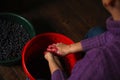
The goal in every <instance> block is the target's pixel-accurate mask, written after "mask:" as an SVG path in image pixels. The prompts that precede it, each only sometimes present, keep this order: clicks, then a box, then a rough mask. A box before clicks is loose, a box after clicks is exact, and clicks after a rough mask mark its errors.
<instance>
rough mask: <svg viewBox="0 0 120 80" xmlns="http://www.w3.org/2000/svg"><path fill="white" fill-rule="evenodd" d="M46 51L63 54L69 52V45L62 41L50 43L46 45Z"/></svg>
mask: <svg viewBox="0 0 120 80" xmlns="http://www.w3.org/2000/svg"><path fill="white" fill-rule="evenodd" d="M47 51H49V52H52V53H56V54H57V55H60V56H65V55H67V54H68V53H69V51H70V46H69V45H66V44H64V43H57V44H52V45H49V46H48V48H47Z"/></svg>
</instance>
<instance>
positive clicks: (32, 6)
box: [0, 0, 109, 80]
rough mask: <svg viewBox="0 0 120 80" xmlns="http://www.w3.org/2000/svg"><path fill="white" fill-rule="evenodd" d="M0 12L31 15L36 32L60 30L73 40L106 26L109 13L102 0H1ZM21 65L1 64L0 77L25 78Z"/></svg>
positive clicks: (29, 18)
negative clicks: (98, 26) (96, 27)
mask: <svg viewBox="0 0 120 80" xmlns="http://www.w3.org/2000/svg"><path fill="white" fill-rule="evenodd" d="M0 12H12V13H16V14H19V15H21V16H23V17H25V18H26V19H28V20H29V21H30V22H31V23H32V24H33V26H34V28H35V30H36V33H37V34H40V33H43V32H50V31H52V32H58V33H61V34H64V35H66V36H68V37H69V38H71V39H72V40H73V41H74V42H77V41H80V40H81V39H83V36H84V35H85V34H86V32H87V31H88V30H89V29H90V28H92V27H93V26H96V25H101V26H105V20H106V18H107V17H108V16H109V13H107V12H106V10H105V9H104V8H103V6H102V3H101V0H12V1H10V0H2V1H0ZM25 79H26V75H25V73H24V71H23V69H22V65H21V64H19V65H14V66H10V67H9V66H2V65H0V80H25Z"/></svg>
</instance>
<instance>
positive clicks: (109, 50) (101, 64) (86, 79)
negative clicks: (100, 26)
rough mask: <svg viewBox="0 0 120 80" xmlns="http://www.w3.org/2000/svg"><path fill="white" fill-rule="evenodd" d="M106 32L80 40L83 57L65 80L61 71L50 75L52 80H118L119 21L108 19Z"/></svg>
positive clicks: (119, 77)
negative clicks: (83, 51)
mask: <svg viewBox="0 0 120 80" xmlns="http://www.w3.org/2000/svg"><path fill="white" fill-rule="evenodd" d="M106 24H107V31H106V32H104V33H103V34H101V35H99V36H96V37H93V38H89V39H86V40H82V41H81V43H82V46H83V49H84V50H85V51H87V52H86V55H85V57H84V58H83V59H82V60H79V61H78V62H77V63H76V64H75V66H74V68H73V70H72V73H71V75H70V76H69V77H68V78H67V79H66V78H65V77H64V76H63V73H62V71H61V70H56V71H55V72H54V73H53V74H52V80H120V62H119V61H120V21H113V19H112V18H111V17H110V18H108V19H107V21H106Z"/></svg>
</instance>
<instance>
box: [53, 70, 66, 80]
mask: <svg viewBox="0 0 120 80" xmlns="http://www.w3.org/2000/svg"><path fill="white" fill-rule="evenodd" d="M52 80H65V77H64V74H63V72H62V71H61V70H59V69H58V70H56V71H55V72H53V74H52Z"/></svg>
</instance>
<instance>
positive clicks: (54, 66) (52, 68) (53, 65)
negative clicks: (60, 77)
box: [48, 60, 60, 74]
mask: <svg viewBox="0 0 120 80" xmlns="http://www.w3.org/2000/svg"><path fill="white" fill-rule="evenodd" d="M48 64H49V68H50V72H51V74H53V72H54V71H56V70H58V69H60V67H59V66H58V64H57V63H56V62H55V60H49V61H48Z"/></svg>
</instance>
